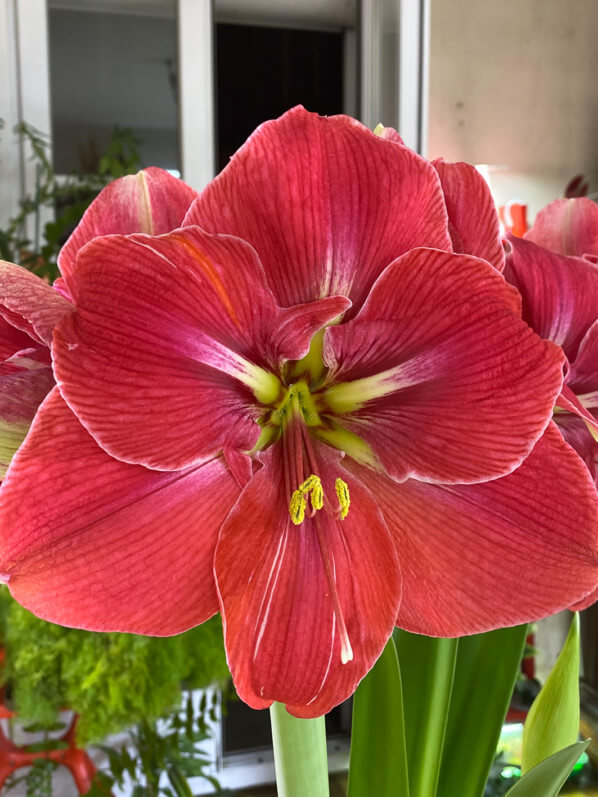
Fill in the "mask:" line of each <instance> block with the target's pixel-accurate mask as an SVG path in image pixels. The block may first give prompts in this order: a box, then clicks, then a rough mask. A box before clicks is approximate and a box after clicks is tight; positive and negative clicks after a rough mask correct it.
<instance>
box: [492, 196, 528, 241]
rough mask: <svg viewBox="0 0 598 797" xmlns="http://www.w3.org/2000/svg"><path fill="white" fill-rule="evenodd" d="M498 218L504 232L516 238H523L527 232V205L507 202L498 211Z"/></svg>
mask: <svg viewBox="0 0 598 797" xmlns="http://www.w3.org/2000/svg"><path fill="white" fill-rule="evenodd" d="M498 217H499V219H500V221H501V223H502V225H503V227H504V228H505V232H512V233H513V235H516V236H517V238H523V236H524V235H525V233H526V232H527V229H528V227H527V205H521V204H520V203H519V202H509V203H508V204H506V205H503V206H502V207H500V208H499V209H498Z"/></svg>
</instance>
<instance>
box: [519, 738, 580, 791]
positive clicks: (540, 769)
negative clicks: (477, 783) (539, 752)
mask: <svg viewBox="0 0 598 797" xmlns="http://www.w3.org/2000/svg"><path fill="white" fill-rule="evenodd" d="M589 743H590V740H589V739H586V741H584V742H576V743H575V744H571V745H569V747H565V748H564V749H563V750H559V751H558V752H557V753H553V754H552V755H551V756H550V757H549V758H546V759H545V760H544V761H541V762H540V763H539V764H537V765H536V766H535V767H533V768H532V769H530V770H529V772H527V773H526V774H525V775H524V776H523V777H522V778H521V780H520V781H518V782H517V783H516V784H515V785H514V786H513V787H512V788H510V789H509V791H508V792H507V795H506V797H538V795H540V794H541V795H542V797H557V795H558V793H559V792H560V790H561V788H562V786H563V784H564V783H565V781H566V780H567V778H568V777H569V775H570V773H571V770H572V769H573V767H574V766H575V764H576V763H577V761H579V757H580V755H581V754H582V753H583V752H584V750H585V749H586V747H587V746H588V745H589Z"/></svg>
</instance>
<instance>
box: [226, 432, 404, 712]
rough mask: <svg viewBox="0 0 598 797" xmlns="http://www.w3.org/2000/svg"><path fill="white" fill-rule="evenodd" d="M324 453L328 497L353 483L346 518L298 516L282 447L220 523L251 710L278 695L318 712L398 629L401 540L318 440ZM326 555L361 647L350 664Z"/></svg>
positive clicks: (351, 683)
mask: <svg viewBox="0 0 598 797" xmlns="http://www.w3.org/2000/svg"><path fill="white" fill-rule="evenodd" d="M318 457H319V464H320V465H322V469H321V470H320V471H319V473H320V475H321V476H322V481H323V485H324V490H325V492H326V494H327V495H328V496H329V497H330V496H331V497H332V498H334V495H335V492H334V480H335V478H336V477H337V476H340V477H342V478H346V479H347V481H348V484H349V489H350V494H351V508H350V510H349V514H348V516H347V517H346V519H345V520H343V521H337V520H334V519H333V518H332V517H331V516H330V515H328V514H326V510H320V511H319V512H317V513H316V515H315V518H314V519H306V520H305V521H304V522H303V524H302V525H301V526H294V525H293V524H292V523H291V519H290V516H289V509H288V495H286V494H285V490H284V476H283V473H284V463H283V459H282V455H281V447H280V445H276V446H275V447H273V448H272V449H270V450H269V451H268V453H267V454H266V455H264V467H263V468H262V469H261V470H260V471H258V472H257V473H256V474H255V475H254V476H253V478H252V479H251V481H250V482H249V484H248V485H247V487H246V488H245V490H244V491H243V493H242V495H241V498H240V499H239V501H238V503H237V504H236V506H235V507H234V509H233V510H232V512H231V514H230V515H229V517H228V518H227V520H226V522H225V524H224V526H223V527H222V531H221V534H220V537H219V539H218V547H217V549H216V558H215V572H216V581H217V586H218V592H219V594H220V601H221V608H222V614H223V620H224V627H225V642H226V649H227V656H228V662H229V667H230V669H231V672H232V674H233V679H234V682H235V686H236V688H237V692H238V693H239V695H240V697H241V698H242V699H243V700H244V701H245V702H246V703H248V704H249V705H250V706H252V707H253V708H265V707H266V706H268V705H270V703H272V701H274V700H277V701H280V702H283V703H286V704H287V708H288V709H289V711H290V712H291V713H292V714H295V715H296V716H298V717H316V716H319V715H320V714H323V713H325V712H327V711H329V710H330V709H331V708H332V707H333V706H335V705H337V704H338V703H340V702H341V701H343V700H345V699H346V698H348V697H349V696H350V695H351V694H352V693H353V691H354V690H355V688H356V686H357V684H358V682H359V681H360V680H361V678H363V676H364V675H365V674H366V672H367V671H368V670H369V669H370V668H371V667H372V666H373V664H374V662H375V661H376V659H377V658H378V656H379V655H380V653H381V651H382V649H383V647H384V645H385V643H386V641H387V640H388V637H389V636H390V633H391V631H392V627H393V625H394V620H395V618H396V611H397V608H398V605H399V600H400V591H401V586H400V573H399V564H398V560H397V558H396V554H395V550H394V546H393V544H392V541H391V539H390V536H389V534H388V530H387V529H386V526H385V524H384V522H383V520H382V518H381V516H380V513H379V511H378V509H377V507H376V505H375V504H374V502H373V501H372V499H371V496H370V495H369V493H368V492H367V490H366V489H365V488H364V487H363V486H362V485H361V483H360V482H359V481H358V480H357V479H356V478H354V477H353V476H350V475H348V474H346V472H345V471H344V470H343V469H342V468H341V467H340V465H339V464H338V462H339V457H338V456H337V455H335V454H333V453H332V452H325V451H324V450H323V447H320V448H319V454H318ZM316 523H317V524H319V533H318V530H317V528H316ZM319 534H320V536H321V541H320V542H319V541H318V536H319ZM321 546H322V547H321ZM323 552H324V554H323ZM324 558H326V559H327V560H328V562H329V565H330V568H331V571H332V573H334V578H333V581H334V584H335V589H336V592H337V594H338V600H339V603H340V607H341V609H342V616H343V618H344V622H345V624H346V629H347V633H348V639H349V643H350V646H351V648H352V653H353V659H352V660H350V661H347V662H346V663H345V664H343V663H342V662H341V654H342V644H341V639H340V633H339V622H338V618H337V616H336V613H335V609H334V595H333V590H331V587H330V583H329V581H328V579H327V577H326V572H325V565H324Z"/></svg>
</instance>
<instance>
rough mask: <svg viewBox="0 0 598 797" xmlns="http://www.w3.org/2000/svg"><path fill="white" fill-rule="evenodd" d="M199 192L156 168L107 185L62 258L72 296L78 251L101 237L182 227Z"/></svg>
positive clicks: (61, 263)
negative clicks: (186, 214)
mask: <svg viewBox="0 0 598 797" xmlns="http://www.w3.org/2000/svg"><path fill="white" fill-rule="evenodd" d="M196 196H197V192H196V191H194V190H193V188H190V186H188V185H186V184H185V183H184V182H183V181H182V180H179V179H177V178H176V177H173V176H172V175H171V174H169V173H168V172H165V171H163V170H162V169H156V168H155V167H152V168H149V169H144V170H143V171H141V172H138V173H137V174H128V175H126V176H125V177H121V178H120V179H119V180H115V181H114V182H113V183H110V185H108V186H106V188H104V190H103V191H101V192H100V194H99V195H98V196H97V197H96V199H94V201H93V202H92V203H91V205H90V206H89V207H88V209H87V210H86V212H85V213H84V215H83V218H82V219H81V221H80V223H79V224H78V225H77V227H76V229H75V231H74V232H73V234H72V235H71V237H70V238H69V239H68V241H67V242H66V244H65V245H64V246H63V248H62V250H61V252H60V254H59V256H58V266H59V268H60V271H61V272H62V276H63V277H64V278H65V281H66V284H67V286H68V288H69V290H70V291H71V294H72V296H74V297H75V298H76V295H77V291H76V280H75V278H74V276H73V274H74V271H75V268H76V267H75V263H76V258H77V252H78V251H79V249H81V248H82V247H83V246H84V245H85V244H86V243H88V242H89V241H91V240H93V239H94V238H97V237H98V236H99V235H109V234H111V233H120V234H122V235H128V234H130V233H135V232H142V233H148V234H149V235H162V234H163V233H165V232H170V231H171V230H176V228H177V227H180V226H181V224H182V222H183V218H184V217H185V213H186V212H187V210H188V209H189V206H190V205H191V203H192V202H193V200H194V199H195V198H196Z"/></svg>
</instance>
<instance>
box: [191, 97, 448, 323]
mask: <svg viewBox="0 0 598 797" xmlns="http://www.w3.org/2000/svg"><path fill="white" fill-rule="evenodd" d="M185 224H198V225H199V226H200V227H202V228H204V229H206V230H208V231H211V232H223V233H230V234H232V235H238V236H239V237H240V238H243V239H244V240H246V241H248V242H249V243H250V244H252V246H253V247H254V248H255V249H256V251H257V253H258V256H259V258H260V260H261V262H262V264H263V266H264V269H265V272H266V277H267V280H268V284H269V285H270V288H271V289H272V291H273V292H274V294H275V296H276V298H277V300H278V302H279V303H280V304H281V305H284V306H288V305H294V304H302V303H304V302H310V301H313V300H315V299H319V298H320V297H322V296H328V295H333V294H340V295H343V296H348V297H349V298H350V299H351V300H352V301H353V303H354V305H355V307H357V308H358V307H359V306H360V305H361V304H362V303H363V301H364V300H365V298H366V296H367V294H368V291H369V289H370V287H371V285H372V283H373V282H374V280H375V279H376V277H377V276H378V275H379V274H380V272H381V271H382V269H384V268H385V267H386V266H387V265H388V264H389V263H390V262H391V261H392V260H394V259H395V258H396V257H398V256H399V255H401V254H403V253H404V252H406V251H408V250H409V249H412V248H413V247H415V246H435V247H438V248H440V249H447V250H450V249H451V241H450V237H449V235H448V230H447V218H446V210H445V207H444V201H443V197H442V191H441V188H440V180H439V179H438V175H437V174H436V171H435V170H434V168H433V167H432V166H431V165H430V164H429V163H428V162H427V161H425V160H424V159H423V158H420V157H419V156H418V155H416V154H415V153H414V152H412V151H411V150H409V149H407V148H406V147H398V146H396V144H394V142H391V141H386V140H384V139H383V138H381V137H379V136H376V135H374V134H373V133H372V132H371V131H370V130H368V129H367V128H366V127H364V126H363V125H361V124H359V123H358V122H356V121H355V120H353V119H350V118H349V117H347V116H333V117H329V118H326V117H318V116H317V115H316V114H311V113H308V112H307V111H306V110H305V109H304V108H301V107H297V108H294V109H293V110H291V111H289V112H288V113H286V114H284V115H283V116H281V117H280V119H277V120H275V121H272V122H266V123H265V124H263V125H261V127H259V128H258V129H257V130H256V132H255V133H254V134H253V135H252V136H251V137H250V138H249V139H248V141H247V142H246V144H244V146H243V147H241V149H240V150H239V151H238V152H237V153H236V154H235V155H234V157H233V158H232V160H231V162H230V163H229V165H228V166H227V167H226V168H225V169H224V171H223V172H222V173H221V174H220V175H219V176H218V177H217V178H216V179H215V180H214V181H213V182H212V183H211V184H210V185H209V186H208V187H207V188H206V190H205V191H204V192H203V193H202V194H201V196H200V197H199V199H197V200H196V202H194V204H193V205H192V207H191V209H190V211H189V213H188V215H187V217H186V219H185Z"/></svg>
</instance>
